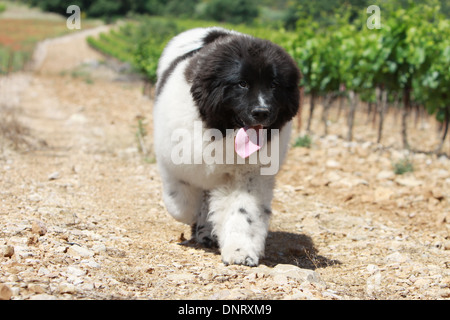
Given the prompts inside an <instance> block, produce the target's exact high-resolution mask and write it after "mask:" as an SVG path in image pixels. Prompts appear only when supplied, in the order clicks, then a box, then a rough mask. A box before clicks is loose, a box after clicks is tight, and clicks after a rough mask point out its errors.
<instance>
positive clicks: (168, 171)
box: [153, 27, 301, 266]
mask: <svg viewBox="0 0 450 320" xmlns="http://www.w3.org/2000/svg"><path fill="white" fill-rule="evenodd" d="M157 78H158V80H157V83H156V89H155V90H156V91H155V103H154V111H153V113H154V150H155V155H156V162H157V166H158V170H159V172H160V175H161V178H162V184H163V200H164V203H165V205H166V208H167V211H168V212H169V213H170V215H172V216H173V217H174V218H175V219H176V220H178V221H180V222H183V223H185V224H188V225H191V226H192V233H193V238H195V240H196V241H197V242H199V243H200V244H202V245H204V246H206V247H214V246H218V247H219V249H220V253H221V258H222V261H223V263H224V264H225V265H230V264H238V265H246V266H257V265H258V264H259V261H260V259H261V258H262V257H263V256H264V250H265V242H266V237H267V234H268V228H269V220H270V216H271V214H272V211H271V202H272V197H273V188H274V185H275V175H276V173H277V171H278V168H276V170H272V172H270V173H269V174H265V173H264V171H263V169H267V168H268V161H267V159H269V160H270V161H272V160H273V161H274V162H277V163H278V164H280V163H282V162H283V160H284V158H285V156H286V153H287V150H288V146H289V140H290V134H291V124H292V119H293V118H294V117H295V115H296V114H297V112H298V110H299V98H300V97H299V96H300V94H299V82H300V79H301V73H300V71H299V69H298V67H297V65H296V63H295V61H294V60H293V59H292V58H291V57H290V56H289V55H288V54H287V52H286V51H285V50H284V49H282V48H281V47H280V46H278V45H276V44H274V43H272V42H270V41H268V40H263V39H259V38H255V37H253V36H250V35H246V34H242V33H239V32H236V31H231V30H227V29H223V28H219V27H211V28H197V29H192V30H188V31H185V32H183V33H181V34H179V35H178V36H176V37H175V38H173V39H172V40H171V41H170V42H169V43H168V44H167V46H166V47H165V49H164V51H163V53H162V55H161V57H160V60H159V63H158V69H157ZM269 151H270V155H268V154H269ZM263 154H264V155H267V157H266V158H264V157H262V155H263ZM263 158H264V159H265V160H264V159H263ZM274 159H275V160H276V161H275V160H274ZM263 160H264V161H263ZM270 161H269V162H270Z"/></svg>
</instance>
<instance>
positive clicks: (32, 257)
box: [0, 27, 450, 300]
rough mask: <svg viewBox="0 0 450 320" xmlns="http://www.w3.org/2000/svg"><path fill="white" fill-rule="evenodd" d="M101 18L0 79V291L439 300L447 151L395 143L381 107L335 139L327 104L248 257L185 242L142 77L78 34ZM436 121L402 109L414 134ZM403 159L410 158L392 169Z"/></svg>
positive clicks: (426, 141)
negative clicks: (172, 211)
mask: <svg viewBox="0 0 450 320" xmlns="http://www.w3.org/2000/svg"><path fill="white" fill-rule="evenodd" d="M102 30H104V28H103V27H102V28H98V29H94V30H88V31H83V32H81V33H76V34H73V35H69V36H66V37H63V38H58V39H56V40H51V41H47V42H44V43H42V44H41V47H40V48H39V49H38V50H37V55H39V56H37V57H36V61H37V62H36V65H35V66H34V70H33V71H30V72H28V73H22V74H14V75H10V76H8V77H6V78H2V79H0V96H1V97H2V98H1V99H0V100H2V102H3V108H4V109H3V110H9V111H11V110H14V121H15V122H14V123H15V125H17V126H21V128H23V129H24V131H21V130H19V131H17V136H18V138H19V139H18V140H16V143H14V139H12V140H11V138H8V139H6V137H5V136H0V146H1V148H0V225H1V226H2V227H1V229H0V249H1V251H0V266H1V268H0V286H1V288H0V298H3V299H16V300H21V299H431V300H435V299H448V298H450V238H449V230H450V205H449V203H450V191H449V190H450V161H449V159H448V158H447V157H445V156H441V157H437V156H434V155H426V154H422V153H417V154H410V153H408V152H406V151H403V150H401V149H400V148H399V145H398V144H399V142H400V141H401V139H400V136H399V135H400V128H399V123H400V117H396V116H395V114H389V115H388V117H387V124H386V126H385V128H386V129H385V133H384V138H383V145H378V144H376V143H374V142H373V141H375V139H376V129H375V128H373V127H372V125H371V123H370V122H369V123H368V122H367V119H366V115H365V114H364V111H360V112H358V113H357V119H356V123H355V135H354V136H355V139H356V142H352V143H349V142H346V141H345V140H343V139H342V138H341V136H345V130H346V125H345V119H344V116H341V117H339V118H338V117H337V109H333V110H332V111H331V113H330V119H331V120H330V129H329V130H330V135H328V136H326V137H321V136H320V135H313V142H312V146H311V148H292V149H291V150H290V152H289V158H288V160H287V162H286V164H285V166H284V167H283V169H282V171H281V173H280V174H279V177H278V180H277V186H276V190H275V199H274V201H273V217H272V220H271V227H270V234H269V237H268V240H267V246H266V256H265V258H264V259H262V261H261V265H260V266H259V267H257V268H249V267H244V266H228V267H226V266H224V265H223V264H222V262H221V259H220V254H219V252H218V251H217V250H209V249H204V248H201V247H199V246H197V245H196V244H195V243H193V242H192V241H189V239H190V236H191V234H190V227H189V226H186V225H183V224H180V223H178V222H176V221H175V220H173V219H172V218H171V217H170V216H169V215H168V214H167V212H166V210H165V207H164V205H163V203H162V199H161V181H160V177H159V175H158V173H157V170H156V165H155V163H154V161H153V157H152V154H151V149H152V147H151V146H152V135H151V133H152V100H151V99H149V98H147V97H145V96H144V95H143V88H144V83H143V81H142V80H140V79H139V78H137V77H136V76H133V75H130V74H128V73H127V72H126V71H124V70H126V68H123V66H121V65H118V64H117V63H116V62H113V61H110V60H109V59H107V58H105V57H104V56H102V55H100V54H99V53H97V52H96V51H94V50H92V49H91V48H89V47H88V45H87V44H86V41H85V37H86V36H87V35H88V34H95V33H98V32H100V31H102ZM319 110H320V109H319ZM361 110H363V109H361ZM317 113H318V114H317V118H316V119H315V123H314V126H313V128H314V131H315V132H316V133H320V132H321V130H322V129H321V124H320V122H319V117H320V112H317ZM306 115H307V110H304V111H303V116H304V118H306ZM305 120H306V119H305ZM139 123H141V124H142V126H141V127H139ZM145 131H146V132H145ZM436 132H437V124H436V123H435V121H434V120H433V119H431V118H428V117H425V118H423V119H421V120H420V121H419V122H418V124H417V125H415V123H414V121H412V119H411V128H410V139H411V144H412V145H415V146H418V147H423V148H424V149H425V148H429V149H430V150H431V148H432V147H433V145H435V143H436V141H437V138H436V136H437V134H436ZM145 133H147V134H145ZM293 138H295V137H293ZM445 148H447V145H446V146H445ZM444 151H445V150H444ZM404 157H407V158H409V159H410V160H411V162H412V163H413V165H414V171H413V172H412V173H407V174H404V175H395V174H394V173H393V163H395V162H396V161H398V160H400V159H403V158H404ZM286 270H287V271H286ZM301 272H307V274H308V276H307V277H302V276H300V275H299V274H300V273H301ZM308 272H309V273H308Z"/></svg>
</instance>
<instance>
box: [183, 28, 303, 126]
mask: <svg viewBox="0 0 450 320" xmlns="http://www.w3.org/2000/svg"><path fill="white" fill-rule="evenodd" d="M186 77H187V79H188V81H189V82H190V83H191V93H192V96H193V98H194V101H195V102H196V104H197V106H198V108H199V112H200V116H201V118H202V120H203V121H204V122H205V123H206V125H207V126H208V127H210V128H215V129H219V130H220V131H222V133H224V134H225V131H226V129H238V128H243V127H255V128H256V127H259V128H261V127H264V128H267V129H281V127H282V126H283V125H284V124H286V122H288V121H290V120H291V119H292V118H293V117H294V116H295V115H296V113H297V111H298V108H299V89H298V85H299V81H300V72H299V70H298V68H297V66H296V64H295V62H294V61H293V59H292V58H291V57H290V56H289V55H288V54H287V53H286V52H285V51H284V50H283V49H282V48H281V47H279V46H277V45H275V44H273V43H271V42H269V41H266V40H261V39H256V38H252V37H247V36H239V35H230V36H226V37H223V38H220V39H218V40H216V41H214V42H212V43H210V44H209V45H208V46H206V47H205V48H204V49H203V50H202V51H201V52H200V53H199V54H198V55H197V56H195V57H194V58H193V59H192V61H191V62H190V65H189V67H188V68H187V69H186Z"/></svg>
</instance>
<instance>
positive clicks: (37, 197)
mask: <svg viewBox="0 0 450 320" xmlns="http://www.w3.org/2000/svg"><path fill="white" fill-rule="evenodd" d="M28 200H29V201H31V202H39V201H41V200H42V197H41V196H40V195H39V194H37V193H33V194H30V195H29V196H28Z"/></svg>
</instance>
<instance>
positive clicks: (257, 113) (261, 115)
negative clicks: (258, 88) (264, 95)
mask: <svg viewBox="0 0 450 320" xmlns="http://www.w3.org/2000/svg"><path fill="white" fill-rule="evenodd" d="M269 114H270V111H269V108H266V107H256V108H255V109H253V110H252V117H253V118H254V119H255V120H256V121H260V122H263V121H265V120H267V118H268V117H269Z"/></svg>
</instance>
